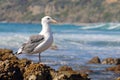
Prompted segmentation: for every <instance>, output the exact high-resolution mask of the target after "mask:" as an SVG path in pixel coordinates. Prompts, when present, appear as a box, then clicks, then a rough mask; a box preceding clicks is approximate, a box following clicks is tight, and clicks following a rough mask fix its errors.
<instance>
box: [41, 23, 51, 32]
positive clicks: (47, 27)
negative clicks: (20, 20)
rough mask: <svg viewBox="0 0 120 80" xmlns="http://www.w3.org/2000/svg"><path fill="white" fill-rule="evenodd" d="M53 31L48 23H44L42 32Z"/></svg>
mask: <svg viewBox="0 0 120 80" xmlns="http://www.w3.org/2000/svg"><path fill="white" fill-rule="evenodd" d="M44 33H51V29H50V27H49V24H48V23H42V31H41V33H40V34H44Z"/></svg>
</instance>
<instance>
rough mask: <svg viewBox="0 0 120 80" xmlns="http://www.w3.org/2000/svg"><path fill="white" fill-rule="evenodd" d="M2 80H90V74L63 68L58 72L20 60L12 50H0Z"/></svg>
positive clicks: (0, 76) (38, 64) (0, 74)
mask: <svg viewBox="0 0 120 80" xmlns="http://www.w3.org/2000/svg"><path fill="white" fill-rule="evenodd" d="M0 80H90V79H89V78H88V74H86V73H84V72H83V73H80V72H79V71H74V70H73V69H72V68H71V67H69V66H61V67H60V68H59V69H58V70H57V71H56V70H54V69H52V68H51V67H49V66H47V65H45V64H42V63H33V62H32V61H31V60H27V59H18V58H17V57H16V56H15V55H14V54H13V51H12V50H9V49H0Z"/></svg>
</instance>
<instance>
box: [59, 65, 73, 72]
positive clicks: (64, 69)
mask: <svg viewBox="0 0 120 80" xmlns="http://www.w3.org/2000/svg"><path fill="white" fill-rule="evenodd" d="M58 71H73V70H72V68H71V67H69V66H61V67H60V68H59V69H58Z"/></svg>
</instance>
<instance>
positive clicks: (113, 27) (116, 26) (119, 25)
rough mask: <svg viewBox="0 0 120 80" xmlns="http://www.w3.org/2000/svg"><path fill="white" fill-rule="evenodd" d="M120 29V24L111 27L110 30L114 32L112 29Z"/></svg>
mask: <svg viewBox="0 0 120 80" xmlns="http://www.w3.org/2000/svg"><path fill="white" fill-rule="evenodd" d="M118 27H120V24H117V25H116V24H115V25H114V26H110V27H109V28H108V29H109V30H112V29H116V28H118Z"/></svg>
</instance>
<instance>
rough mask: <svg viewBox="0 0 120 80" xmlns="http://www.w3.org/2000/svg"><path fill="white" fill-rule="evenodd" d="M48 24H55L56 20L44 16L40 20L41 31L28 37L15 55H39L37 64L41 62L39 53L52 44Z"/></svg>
mask: <svg viewBox="0 0 120 80" xmlns="http://www.w3.org/2000/svg"><path fill="white" fill-rule="evenodd" d="M50 23H57V21H56V20H54V19H52V18H51V17H50V16H45V17H43V18H42V19H41V24H42V30H41V32H40V33H39V34H37V35H32V36H30V37H29V39H28V41H27V42H26V43H23V44H22V46H21V47H20V48H19V49H18V51H17V53H16V54H21V53H28V54H36V53H39V62H41V55H40V54H41V52H43V51H45V50H46V49H48V48H49V47H50V46H51V45H52V43H53V35H52V32H51V28H50V26H49V24H50Z"/></svg>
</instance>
